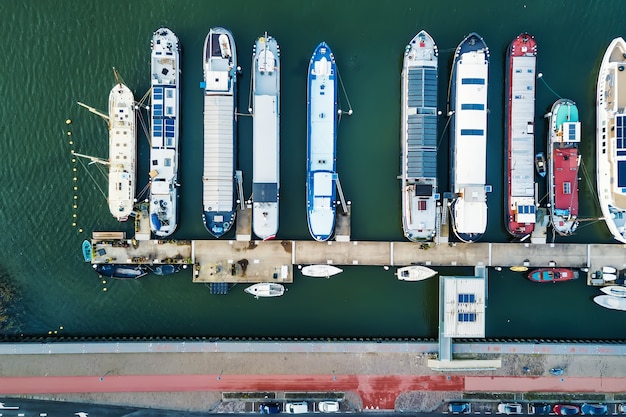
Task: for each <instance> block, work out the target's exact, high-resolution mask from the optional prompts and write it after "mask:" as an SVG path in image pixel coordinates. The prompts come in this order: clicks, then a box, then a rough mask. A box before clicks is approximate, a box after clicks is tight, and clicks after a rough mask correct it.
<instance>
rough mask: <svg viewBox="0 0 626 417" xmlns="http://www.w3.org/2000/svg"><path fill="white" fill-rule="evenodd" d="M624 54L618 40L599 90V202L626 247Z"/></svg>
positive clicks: (625, 49) (602, 67)
mask: <svg viewBox="0 0 626 417" xmlns="http://www.w3.org/2000/svg"><path fill="white" fill-rule="evenodd" d="M625 54H626V41H624V39H623V38H615V39H614V40H613V41H612V42H611V44H610V45H609V47H608V48H607V50H606V53H605V54H604V57H603V59H602V63H601V65H600V72H599V74H598V86H597V89H596V91H597V93H596V94H597V97H596V118H597V120H596V122H597V123H596V171H597V172H596V174H597V175H596V178H597V182H598V199H599V201H600V209H601V210H602V217H604V221H605V222H606V225H607V227H608V228H609V231H610V232H611V234H612V235H613V238H614V239H615V240H617V241H620V242H622V243H626V182H624V180H623V178H624V176H623V173H624V171H625V170H626V144H625V143H624V137H625V136H626V133H625V130H626V111H625V110H624V108H625V106H626V97H625V96H626V93H625V92H624V88H625V87H626V56H625ZM619 173H622V175H621V176H620V175H619ZM620 181H622V183H620Z"/></svg>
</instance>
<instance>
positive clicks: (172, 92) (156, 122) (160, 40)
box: [150, 28, 180, 237]
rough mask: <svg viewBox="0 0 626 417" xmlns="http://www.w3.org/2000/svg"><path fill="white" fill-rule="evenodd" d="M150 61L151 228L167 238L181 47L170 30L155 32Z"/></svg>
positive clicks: (172, 207) (173, 200)
mask: <svg viewBox="0 0 626 417" xmlns="http://www.w3.org/2000/svg"><path fill="white" fill-rule="evenodd" d="M151 62H152V65H151V69H152V89H151V93H150V94H151V97H150V98H151V108H150V109H151V116H152V117H151V126H150V229H151V230H152V233H154V235H155V236H157V237H166V236H169V235H171V234H172V233H174V230H176V226H177V222H178V183H177V181H178V136H179V114H180V45H179V42H178V38H177V37H176V35H175V34H174V33H173V32H172V31H171V30H169V29H167V28H160V29H159V30H157V31H156V32H154V35H153V37H152V54H151Z"/></svg>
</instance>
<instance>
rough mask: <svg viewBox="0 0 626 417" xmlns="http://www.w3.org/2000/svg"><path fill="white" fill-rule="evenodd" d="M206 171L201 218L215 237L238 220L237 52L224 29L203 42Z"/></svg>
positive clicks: (211, 31)
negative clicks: (236, 174) (236, 192)
mask: <svg viewBox="0 0 626 417" xmlns="http://www.w3.org/2000/svg"><path fill="white" fill-rule="evenodd" d="M203 69H204V82H202V83H201V87H202V89H203V90H204V171H203V174H202V206H203V211H202V218H203V220H204V226H205V227H206V229H207V230H208V231H209V233H211V234H212V235H213V236H215V237H218V238H219V237H221V236H223V235H224V234H225V233H227V232H228V231H229V230H230V228H231V227H232V226H233V223H234V222H235V213H236V200H235V152H236V138H237V130H236V114H237V71H238V69H237V53H236V49H235V39H234V38H233V35H232V33H231V32H230V31H229V30H228V29H225V28H221V27H214V28H211V29H210V30H209V34H208V35H207V37H206V39H205V41H204V55H203Z"/></svg>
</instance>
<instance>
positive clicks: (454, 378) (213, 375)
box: [0, 352, 626, 411]
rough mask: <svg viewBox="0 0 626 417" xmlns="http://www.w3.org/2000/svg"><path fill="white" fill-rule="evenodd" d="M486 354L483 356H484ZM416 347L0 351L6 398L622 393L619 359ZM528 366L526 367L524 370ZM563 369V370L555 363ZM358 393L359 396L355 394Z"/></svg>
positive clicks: (136, 400) (124, 400)
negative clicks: (485, 364) (466, 360)
mask: <svg viewBox="0 0 626 417" xmlns="http://www.w3.org/2000/svg"><path fill="white" fill-rule="evenodd" d="M483 356H484V355H483ZM428 357H429V355H425V354H415V353H382V352H379V353H372V352H369V353H312V352H307V353H294V352H289V353H267V352H265V353H263V352H248V353H218V352H206V353H102V354H54V355H34V354H33V355H2V356H0V375H2V377H0V394H3V395H28V396H29V397H33V396H36V397H37V398H54V399H63V400H68V401H83V402H96V403H103V404H105V403H106V404H119V405H136V406H150V407H155V408H175V409H184V410H198V411H201V410H210V409H213V408H215V406H216V404H218V403H219V402H220V401H221V393H222V392H229V391H235V392H240V391H245V392H252V391H269V392H278V393H282V392H285V391H297V392H303V391H304V392H306V391H317V392H319V391H340V392H346V393H352V394H354V399H353V400H352V403H353V404H354V406H355V408H357V409H366V408H367V409H371V408H374V409H376V408H378V409H386V410H391V409H395V408H396V405H397V403H398V402H399V400H398V399H399V398H400V397H401V398H402V403H409V404H413V405H412V406H411V407H415V408H411V409H418V408H420V407H421V409H425V410H430V409H434V407H436V406H437V405H438V404H441V403H442V402H443V401H445V400H446V399H454V398H461V397H462V395H463V392H587V393H591V392H595V393H611V392H613V393H617V392H624V387H626V361H624V359H623V357H621V356H603V355H536V354H533V355H526V354H507V355H500V354H497V355H496V354H492V355H487V357H489V358H492V359H493V358H501V359H502V363H503V366H502V368H501V369H498V370H493V371H482V372H467V373H464V374H461V373H457V372H455V373H450V374H442V373H438V372H434V371H432V370H430V369H429V368H428V367H427V366H426V363H427V359H428ZM524 367H526V368H528V370H529V371H528V372H524V370H523V368H524ZM553 367H561V368H563V369H564V370H565V372H564V374H563V376H560V377H554V376H551V375H550V374H549V372H548V371H549V369H550V368H553ZM351 398H352V397H351Z"/></svg>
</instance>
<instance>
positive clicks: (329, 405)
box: [317, 401, 339, 413]
mask: <svg viewBox="0 0 626 417" xmlns="http://www.w3.org/2000/svg"><path fill="white" fill-rule="evenodd" d="M317 410H318V411H321V412H322V413H336V412H337V411H339V403H338V402H337V401H320V402H319V403H317Z"/></svg>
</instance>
